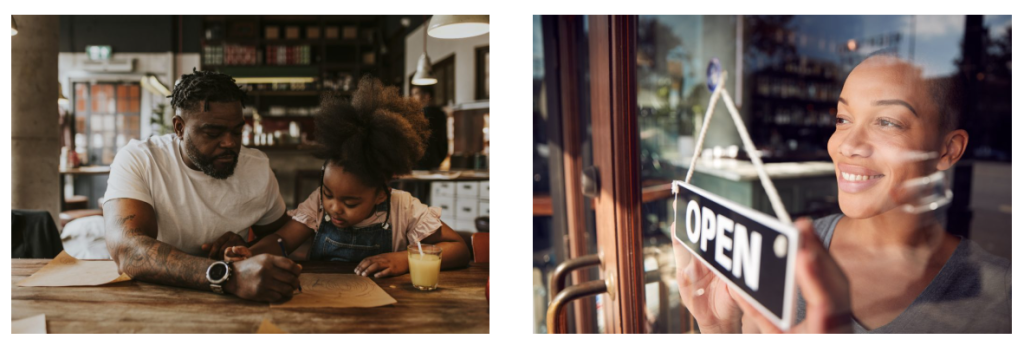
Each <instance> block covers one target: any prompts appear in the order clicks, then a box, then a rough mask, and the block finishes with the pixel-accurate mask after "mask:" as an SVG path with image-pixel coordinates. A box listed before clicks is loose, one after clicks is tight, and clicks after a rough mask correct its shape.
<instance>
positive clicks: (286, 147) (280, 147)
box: [245, 144, 314, 152]
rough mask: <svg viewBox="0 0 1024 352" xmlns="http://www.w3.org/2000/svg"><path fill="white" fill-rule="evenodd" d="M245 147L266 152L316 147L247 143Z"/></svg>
mask: <svg viewBox="0 0 1024 352" xmlns="http://www.w3.org/2000/svg"><path fill="white" fill-rule="evenodd" d="M245 147H246V148H252V149H258V150H261V151H264V152H288V151H306V150H311V149H313V148H314V146H312V145H308V144H282V145H247V146H245Z"/></svg>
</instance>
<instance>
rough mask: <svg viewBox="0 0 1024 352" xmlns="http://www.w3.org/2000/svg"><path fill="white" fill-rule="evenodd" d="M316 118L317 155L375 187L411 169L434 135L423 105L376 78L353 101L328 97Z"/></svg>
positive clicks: (361, 83) (366, 81) (365, 81)
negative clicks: (431, 134)
mask: <svg viewBox="0 0 1024 352" xmlns="http://www.w3.org/2000/svg"><path fill="white" fill-rule="evenodd" d="M315 121H316V141H317V143H318V144H319V145H320V149H319V150H318V151H317V152H316V153H315V155H316V156H317V157H319V158H322V159H326V160H328V161H329V162H331V163H333V164H335V165H340V166H341V167H343V168H344V169H345V172H349V173H352V174H354V175H355V176H356V177H357V178H358V179H359V180H361V181H362V182H363V183H364V184H365V185H367V186H371V187H384V186H386V184H387V182H389V181H391V180H392V179H393V178H394V177H395V176H398V175H403V174H407V173H409V172H410V171H412V168H413V166H414V165H416V162H417V161H419V159H420V158H421V157H423V152H424V150H425V149H426V140H427V138H428V137H429V136H430V128H429V126H428V124H427V119H426V117H424V116H423V110H422V109H421V107H420V105H419V103H418V102H417V101H416V100H414V99H411V98H403V97H402V96H401V95H399V94H398V88H396V87H385V86H384V85H383V84H382V83H381V82H380V80H378V79H376V78H372V77H364V78H363V79H361V80H360V81H359V87H358V89H356V91H355V93H353V95H352V100H351V101H348V100H347V99H344V98H342V97H339V96H337V95H325V96H324V97H323V98H322V100H321V103H320V112H319V113H318V114H317V115H316V120H315Z"/></svg>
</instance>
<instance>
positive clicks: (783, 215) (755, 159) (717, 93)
mask: <svg viewBox="0 0 1024 352" xmlns="http://www.w3.org/2000/svg"><path fill="white" fill-rule="evenodd" d="M726 76H728V72H727V71H722V74H721V75H720V76H719V79H718V84H716V85H715V90H714V92H713V93H711V101H709V102H708V111H707V113H705V114H704V125H703V126H701V128H700V135H699V136H698V137H697V145H696V147H695V148H694V151H693V157H691V158H690V168H689V170H686V180H685V181H684V182H685V183H687V184H689V183H690V178H691V177H693V170H694V168H695V167H696V165H697V158H699V157H700V153H701V150H703V146H704V137H705V136H706V135H707V133H708V127H709V126H710V125H711V124H710V122H711V116H712V115H713V114H714V112H715V105H717V104H718V99H719V98H721V99H722V100H723V101H724V102H725V108H726V110H728V111H729V115H731V116H732V121H733V123H734V124H735V125H736V130H737V131H738V132H739V134H740V139H741V140H743V148H744V149H745V150H746V151H747V155H749V156H750V162H751V163H753V164H754V169H755V170H757V177H758V179H760V180H761V186H762V187H763V188H764V190H765V193H767V194H768V200H769V202H771V204H772V210H774V211H775V215H776V216H778V217H779V221H781V222H782V223H783V224H786V225H792V224H793V220H791V219H790V217H789V212H787V211H786V207H785V206H784V205H783V204H782V200H781V198H779V191H778V190H776V189H775V184H773V183H772V180H771V179H770V178H768V173H767V172H765V170H764V163H762V162H761V152H760V151H758V150H757V148H755V147H754V142H753V141H752V140H751V139H750V133H748V132H747V126H746V125H745V124H744V123H743V117H742V116H740V113H739V111H737V110H736V105H735V104H734V103H733V101H732V97H731V96H730V95H729V92H728V91H726V90H725V84H724V83H725V78H726ZM672 193H674V194H678V190H677V189H676V187H675V186H673V187H672Z"/></svg>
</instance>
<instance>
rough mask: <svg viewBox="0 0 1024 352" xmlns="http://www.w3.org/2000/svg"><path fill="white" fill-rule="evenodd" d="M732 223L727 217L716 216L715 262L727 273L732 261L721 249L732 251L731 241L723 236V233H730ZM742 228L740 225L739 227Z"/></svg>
mask: <svg viewBox="0 0 1024 352" xmlns="http://www.w3.org/2000/svg"><path fill="white" fill-rule="evenodd" d="M732 226H733V221H732V219H729V218H727V217H724V216H722V215H721V214H719V215H718V231H715V233H716V235H715V237H716V238H715V261H716V262H718V264H719V265H721V266H722V268H724V269H725V271H729V270H730V269H731V268H732V259H729V257H727V256H725V254H724V253H723V252H722V249H727V250H732V239H731V238H729V236H726V235H725V232H726V231H728V232H732ZM741 226H742V225H741Z"/></svg>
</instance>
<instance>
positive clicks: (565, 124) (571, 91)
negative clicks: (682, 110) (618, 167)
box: [558, 16, 597, 333]
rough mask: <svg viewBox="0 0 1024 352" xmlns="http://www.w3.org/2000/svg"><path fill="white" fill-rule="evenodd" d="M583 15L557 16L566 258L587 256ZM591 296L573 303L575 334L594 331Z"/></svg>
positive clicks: (582, 278) (583, 277)
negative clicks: (583, 178)
mask: <svg viewBox="0 0 1024 352" xmlns="http://www.w3.org/2000/svg"><path fill="white" fill-rule="evenodd" d="M583 20H584V17H583V16H558V37H559V38H560V43H559V46H558V50H559V53H558V61H559V71H558V75H559V80H560V83H561V84H560V86H559V88H560V92H559V93H560V96H561V101H562V116H561V117H562V164H563V166H564V173H563V174H564V175H565V178H564V180H565V185H564V186H565V188H564V192H565V212H566V219H565V220H566V221H565V225H566V229H567V234H568V236H567V237H568V238H567V241H568V243H567V247H568V248H567V249H568V251H569V258H579V257H582V256H585V255H588V254H590V253H588V251H587V223H586V219H587V218H586V212H587V211H588V210H589V209H588V208H587V206H588V204H587V203H586V201H585V199H584V197H583V188H582V176H583V138H582V136H580V131H581V130H582V129H581V126H580V125H581V124H582V121H581V116H580V106H579V104H580V90H581V87H580V86H579V82H580V81H581V79H580V77H579V75H580V74H582V72H580V67H579V66H580V55H583V53H580V47H579V45H578V43H579V40H580V32H581V31H582V28H583V25H582V23H581V22H582V21H583ZM570 278H571V279H570V280H571V282H572V285H579V284H582V283H585V282H587V281H590V273H589V270H575V271H573V272H572V273H571V274H570ZM595 307H596V305H595V299H594V298H593V297H586V298H581V299H578V300H576V301H575V302H573V313H574V314H573V317H574V318H575V319H574V320H575V323H576V324H575V326H576V332H577V333H595V332H597V326H596V324H595V322H596V321H595V320H594V310H595Z"/></svg>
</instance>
